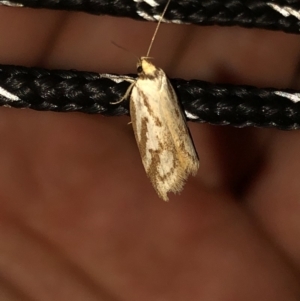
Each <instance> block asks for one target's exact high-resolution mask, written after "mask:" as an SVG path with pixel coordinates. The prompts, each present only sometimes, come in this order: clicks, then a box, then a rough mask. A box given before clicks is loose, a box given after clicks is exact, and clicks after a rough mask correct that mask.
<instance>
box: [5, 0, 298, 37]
mask: <svg viewBox="0 0 300 301" xmlns="http://www.w3.org/2000/svg"><path fill="white" fill-rule="evenodd" d="M1 3H2V4H3V5H22V6H24V7H32V8H47V9H57V10H71V11H82V12H87V13H91V14H98V15H111V16H118V17H129V18H134V19H138V20H151V19H152V20H155V18H154V17H153V16H160V15H161V12H162V10H163V8H164V6H165V4H166V0H155V1H154V0H151V1H149V0H148V1H146V0H135V1H134V0H10V1H7V0H0V4H1ZM149 3H150V4H152V5H150V4H149ZM155 3H156V4H158V5H155ZM272 5H273V6H272ZM274 7H276V8H277V9H275V8H274ZM282 10H283V11H285V13H283V12H282ZM291 10H292V11H291ZM297 12H298V14H297ZM299 14H300V1H299V0H176V1H175V0H174V1H171V3H170V6H169V8H168V10H167V12H166V14H165V18H164V19H165V21H169V22H175V23H192V24H198V25H222V26H233V25H238V26H242V27H249V28H264V29H270V30H281V31H285V32H289V33H296V34H299V32H300V17H299Z"/></svg>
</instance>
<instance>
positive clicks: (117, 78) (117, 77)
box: [99, 73, 136, 83]
mask: <svg viewBox="0 0 300 301" xmlns="http://www.w3.org/2000/svg"><path fill="white" fill-rule="evenodd" d="M99 76H100V78H108V79H111V80H113V81H114V82H116V83H120V82H122V81H126V82H129V83H133V82H135V81H136V79H134V78H132V77H130V76H126V75H115V74H108V73H103V74H99Z"/></svg>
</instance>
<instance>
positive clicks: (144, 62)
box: [117, 0, 199, 201]
mask: <svg viewBox="0 0 300 301" xmlns="http://www.w3.org/2000/svg"><path fill="white" fill-rule="evenodd" d="M169 3H170V0H169V1H168V2H167V4H166V6H165V9H164V11H163V13H162V15H161V18H160V20H159V22H158V24H157V27H156V30H155V32H154V34H153V37H152V40H151V43H150V46H149V49H148V52H147V55H146V57H141V58H140V59H139V60H138V63H137V73H138V78H137V79H136V80H133V79H129V78H128V77H124V80H127V81H130V82H131V85H130V87H129V88H128V90H127V92H126V94H125V95H124V97H123V98H122V99H121V100H120V101H118V102H117V103H119V102H121V101H123V100H124V99H126V98H127V97H128V96H129V95H130V116H131V122H132V127H133V131H134V135H135V139H136V142H137V145H138V148H139V151H140V154H141V158H142V162H143V165H144V168H145V171H146V173H147V175H148V177H149V178H150V181H151V182H152V185H153V186H154V188H155V190H156V192H157V194H158V195H159V197H161V198H162V199H163V200H164V201H168V200H169V198H168V193H169V192H173V193H177V192H180V191H181V190H182V189H183V186H184V184H185V182H186V180H187V178H188V177H189V175H190V174H191V175H194V176H195V175H196V173H197V171H198V168H199V159H198V155H197V152H196V150H195V147H194V144H193V141H192V138H191V136H190V133H189V130H188V127H187V124H186V120H185V116H184V114H183V112H182V110H181V108H180V106H179V103H178V99H177V96H176V94H175V92H174V89H173V88H172V85H171V84H170V82H169V80H168V78H167V76H166V74H165V72H164V71H163V70H162V69H160V68H157V67H155V66H154V65H153V64H152V62H151V61H150V58H149V53H150V50H151V47H152V44H153V41H154V39H155V36H156V33H157V31H158V28H159V25H160V23H161V21H162V19H163V16H164V14H165V12H166V10H167V7H168V5H169ZM119 79H120V77H119Z"/></svg>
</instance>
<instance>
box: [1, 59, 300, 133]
mask: <svg viewBox="0 0 300 301" xmlns="http://www.w3.org/2000/svg"><path fill="white" fill-rule="evenodd" d="M171 83H172V85H173V87H174V89H175V90H176V92H177V95H178V98H179V101H180V102H181V104H182V106H183V109H184V111H185V113H186V115H187V118H188V119H189V120H191V121H195V122H208V123H211V124H216V125H229V124H230V125H233V126H237V127H244V126H257V127H276V128H279V129H284V130H290V129H299V128H300V102H297V101H295V100H294V101H292V100H290V98H289V97H287V95H289V96H292V97H294V98H295V99H298V98H299V100H300V94H299V93H297V91H293V90H278V89H271V88H270V89H259V88H255V87H250V86H234V85H224V84H223V85H214V84H211V83H207V82H204V81H199V80H190V81H186V80H182V79H172V80H171ZM128 86H129V83H128V82H126V81H121V82H119V83H117V82H115V81H113V80H111V79H108V78H101V77H100V75H99V74H98V73H92V72H81V71H63V70H51V71H50V70H46V69H41V68H27V67H19V66H9V65H0V90H1V89H2V90H1V91H0V92H1V93H0V105H1V106H9V107H14V108H31V109H34V110H39V111H56V112H84V113H90V114H95V113H98V114H102V115H106V116H116V115H124V114H128V101H123V102H122V103H120V104H111V102H116V101H118V100H119V99H121V97H122V96H123V95H124V94H125V92H126V90H127V88H128ZM3 89H4V91H7V92H9V95H10V96H9V97H5V96H4V95H5V93H3ZM282 93H283V95H282ZM12 96H13V97H12ZM12 98H18V99H17V100H16V99H12Z"/></svg>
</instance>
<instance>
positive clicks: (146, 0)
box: [133, 0, 159, 7]
mask: <svg viewBox="0 0 300 301" xmlns="http://www.w3.org/2000/svg"><path fill="white" fill-rule="evenodd" d="M133 1H134V2H146V3H148V4H149V5H150V6H152V7H155V6H158V5H159V4H158V3H157V2H156V1H154V0H133Z"/></svg>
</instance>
